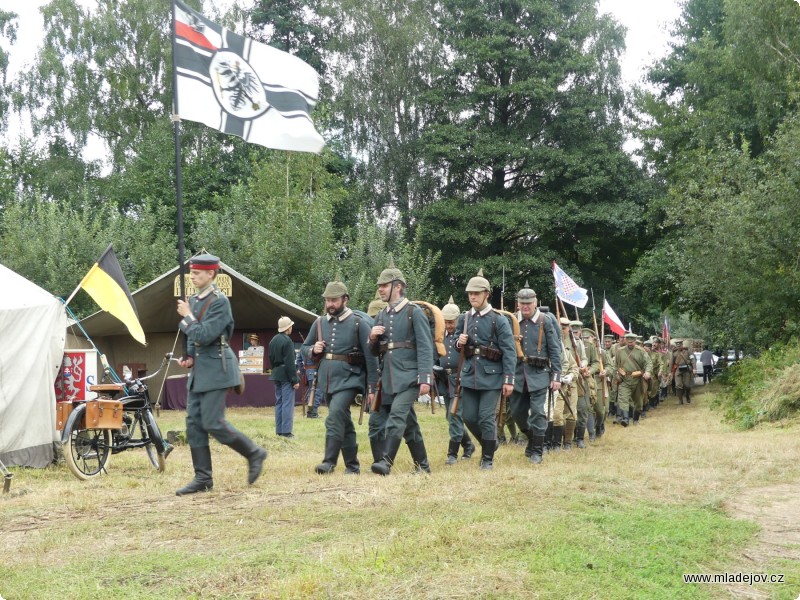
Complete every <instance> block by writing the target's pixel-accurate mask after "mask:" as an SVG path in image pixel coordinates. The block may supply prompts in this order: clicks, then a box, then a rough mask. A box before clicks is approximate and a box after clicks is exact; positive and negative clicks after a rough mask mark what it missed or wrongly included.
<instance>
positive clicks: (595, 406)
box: [582, 328, 608, 440]
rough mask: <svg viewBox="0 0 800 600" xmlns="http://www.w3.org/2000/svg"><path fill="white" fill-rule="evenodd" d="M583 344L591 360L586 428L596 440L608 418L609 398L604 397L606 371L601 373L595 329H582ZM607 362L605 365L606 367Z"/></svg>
mask: <svg viewBox="0 0 800 600" xmlns="http://www.w3.org/2000/svg"><path fill="white" fill-rule="evenodd" d="M582 337H583V345H584V347H585V348H586V358H587V360H588V361H589V373H590V374H591V377H590V378H589V379H588V380H587V382H588V383H589V400H590V406H589V418H588V419H587V424H586V428H587V431H588V432H589V439H590V440H594V439H596V438H597V432H598V431H599V430H600V426H601V423H604V422H605V419H606V409H607V408H608V407H607V406H606V403H607V402H608V398H603V382H602V378H603V377H604V375H605V372H603V374H602V375H601V371H600V350H599V348H598V346H597V340H596V339H595V337H594V331H592V330H591V329H588V328H586V329H584V330H583V331H582ZM605 364H606V363H605V362H604V363H603V366H604V367H605Z"/></svg>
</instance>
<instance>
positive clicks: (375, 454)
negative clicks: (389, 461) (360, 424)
mask: <svg viewBox="0 0 800 600" xmlns="http://www.w3.org/2000/svg"><path fill="white" fill-rule="evenodd" d="M369 449H370V450H372V462H379V461H380V460H381V456H383V443H381V441H380V439H379V438H374V437H371V438H369Z"/></svg>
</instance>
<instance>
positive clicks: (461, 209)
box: [420, 0, 648, 293]
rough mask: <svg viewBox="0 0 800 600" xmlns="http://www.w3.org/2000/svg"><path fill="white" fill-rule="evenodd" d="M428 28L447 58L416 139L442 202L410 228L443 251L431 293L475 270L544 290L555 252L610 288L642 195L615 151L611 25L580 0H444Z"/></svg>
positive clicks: (617, 35) (617, 118)
mask: <svg viewBox="0 0 800 600" xmlns="http://www.w3.org/2000/svg"><path fill="white" fill-rule="evenodd" d="M437 25H438V35H439V39H440V40H441V41H442V43H444V44H445V45H446V48H445V56H446V57H447V59H446V60H445V61H443V63H442V64H441V65H440V66H439V68H437V69H436V71H435V72H434V77H433V82H432V84H431V86H430V87H431V90H432V91H431V92H430V94H429V95H428V97H427V100H428V101H429V102H430V103H431V104H436V105H438V106H439V107H440V111H439V112H438V113H437V116H438V118H437V120H436V121H435V122H434V123H432V124H430V126H429V127H427V128H426V131H425V134H424V135H423V136H422V139H421V144H422V147H423V154H424V155H425V157H426V158H427V160H428V161H429V162H430V163H431V164H432V165H433V168H434V170H435V171H436V172H439V173H441V174H442V177H441V186H440V188H439V190H438V195H439V196H440V197H442V198H444V199H445V200H442V201H438V202H436V203H433V204H431V205H430V206H427V207H425V208H424V210H422V211H421V213H420V228H421V231H422V239H423V240H424V241H425V243H426V244H430V245H428V246H427V247H431V248H432V247H442V248H443V249H444V250H443V252H444V253H443V256H442V261H441V263H440V268H439V269H437V271H436V273H435V281H436V285H437V289H438V291H439V292H440V293H443V292H444V291H445V290H447V289H452V286H453V285H454V284H456V282H458V285H460V283H461V282H462V281H465V280H466V279H467V278H468V277H470V276H472V275H474V273H475V272H476V271H477V268H478V267H483V268H484V269H488V271H489V272H491V273H492V276H493V277H494V279H495V280H497V279H498V276H499V275H500V273H501V270H502V267H503V266H505V269H506V273H507V275H508V276H509V277H510V282H511V284H512V286H521V285H522V284H523V283H524V281H525V280H526V279H530V280H531V282H534V281H535V282H537V283H540V284H541V285H542V286H546V288H545V289H550V288H552V283H549V284H548V283H547V282H546V280H547V279H548V278H549V275H548V274H549V271H550V268H549V265H550V262H551V261H552V260H554V259H555V260H558V261H559V263H560V264H562V266H564V267H565V268H567V269H570V270H572V271H573V272H578V273H580V272H583V271H584V270H585V275H586V277H587V278H588V279H589V280H591V281H594V282H596V283H597V284H598V287H600V286H602V287H612V286H614V285H621V276H622V274H623V273H624V271H623V269H624V268H625V267H626V266H627V265H629V264H632V261H633V260H634V259H635V256H636V247H637V246H638V245H639V244H640V240H639V239H638V234H637V231H638V228H639V225H640V223H641V222H642V216H643V206H644V203H645V202H646V200H647V193H648V187H647V184H646V181H645V178H644V174H643V173H642V172H641V170H640V169H639V168H638V167H637V166H636V164H635V163H634V162H633V161H632V160H631V158H630V157H629V156H628V155H627V154H626V153H625V152H624V151H623V148H622V146H623V142H624V135H623V133H624V132H623V126H622V122H621V118H622V110H623V100H624V96H623V94H622V91H621V87H620V81H619V65H618V62H617V57H618V55H619V52H620V51H621V48H622V43H623V42H622V40H623V38H622V30H621V29H620V28H619V26H618V25H616V24H615V23H614V22H612V21H611V20H609V19H608V18H607V17H600V16H598V15H597V12H596V8H595V6H594V3H593V2H590V1H589V0H582V1H577V2H565V3H553V2H547V1H544V0H524V1H515V2H500V1H495V0H484V1H481V2H474V1H471V0H470V1H467V0H447V1H446V2H444V3H443V4H442V6H441V10H440V11H439V12H438V13H437ZM608 260H614V261H615V263H616V264H617V265H618V267H619V270H618V271H617V272H616V273H615V272H614V271H611V270H607V269H603V268H602V267H601V266H600V265H604V264H606V263H607V261H608Z"/></svg>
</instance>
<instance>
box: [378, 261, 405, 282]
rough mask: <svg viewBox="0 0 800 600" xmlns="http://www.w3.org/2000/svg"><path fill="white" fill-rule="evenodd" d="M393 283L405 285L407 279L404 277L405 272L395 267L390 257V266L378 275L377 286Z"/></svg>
mask: <svg viewBox="0 0 800 600" xmlns="http://www.w3.org/2000/svg"><path fill="white" fill-rule="evenodd" d="M393 281H399V282H400V283H403V284H405V282H406V278H405V277H403V272H402V271H401V270H400V269H398V268H397V267H395V266H394V260H392V258H391V257H390V258H389V266H388V267H386V268H385V269H384V270H383V271H381V274H380V275H378V281H377V285H384V284H386V283H392V282H393Z"/></svg>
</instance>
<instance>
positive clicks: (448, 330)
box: [434, 296, 475, 465]
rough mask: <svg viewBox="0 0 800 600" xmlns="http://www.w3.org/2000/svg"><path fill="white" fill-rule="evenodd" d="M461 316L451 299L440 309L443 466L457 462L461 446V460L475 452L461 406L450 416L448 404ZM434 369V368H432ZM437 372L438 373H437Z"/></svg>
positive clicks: (451, 390) (456, 366)
mask: <svg viewBox="0 0 800 600" xmlns="http://www.w3.org/2000/svg"><path fill="white" fill-rule="evenodd" d="M460 314H461V311H460V310H459V308H458V306H457V305H456V304H455V302H453V297H452V296H450V300H449V302H448V303H447V304H445V305H444V307H442V317H444V329H445V333H444V347H445V349H446V350H447V354H445V355H444V356H440V357H439V368H440V369H442V377H441V378H439V377H437V381H439V380H440V381H441V382H442V383H441V385H440V392H442V394H443V396H444V402H445V408H446V411H445V414H446V416H447V422H448V423H449V428H448V430H449V434H450V443H449V444H448V446H447V460H445V464H447V465H454V464H456V463H457V462H458V449H459V446H463V448H464V454H463V455H462V457H461V458H462V459H468V458H470V457H471V456H472V454H473V452H475V444H473V443H472V439H471V438H470V437H469V433H467V430H466V429H465V428H464V418H463V416H462V411H463V408H462V405H460V404H459V406H458V410H457V411H456V414H454V415H451V414H450V403H451V402H452V401H453V395H454V394H455V390H456V376H457V374H458V371H457V370H458V358H459V351H458V348H456V340H457V339H458V335H457V334H456V321H458V316H459V315H460ZM434 369H436V367H434ZM437 372H438V371H437Z"/></svg>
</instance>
